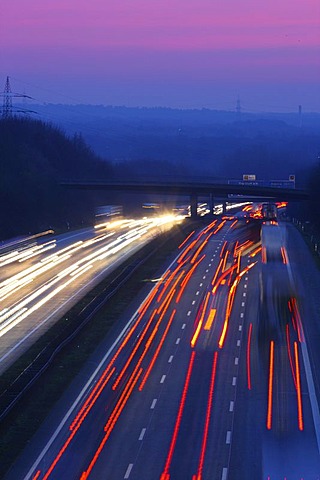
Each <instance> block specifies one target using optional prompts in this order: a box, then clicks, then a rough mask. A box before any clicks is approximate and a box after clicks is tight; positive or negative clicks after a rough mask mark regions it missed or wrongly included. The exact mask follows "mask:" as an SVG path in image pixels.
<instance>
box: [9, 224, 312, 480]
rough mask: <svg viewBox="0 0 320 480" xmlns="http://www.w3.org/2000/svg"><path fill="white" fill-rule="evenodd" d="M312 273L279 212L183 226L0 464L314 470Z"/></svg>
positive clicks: (176, 472) (224, 478)
mask: <svg viewBox="0 0 320 480" xmlns="http://www.w3.org/2000/svg"><path fill="white" fill-rule="evenodd" d="M302 258H303V265H302V264H301V259H302ZM307 272H311V273H310V274H309V277H308V275H307ZM306 275H307V276H306ZM308 278H309V284H308ZM305 279H306V280H305ZM317 281H318V282H319V273H318V272H317V271H316V270H315V268H314V265H313V263H312V259H311V256H310V254H309V253H308V251H307V249H306V247H305V245H304V244H303V241H302V240H301V238H300V236H299V234H298V233H297V232H296V231H295V230H294V228H293V227H292V226H290V225H285V224H279V225H278V224H275V223H273V222H272V223H269V224H268V225H263V226H262V244H261V241H260V231H259V229H257V227H256V226H254V224H252V223H251V222H249V223H247V222H246V220H243V221H238V220H234V221H233V220H230V221H226V220H223V221H222V220H220V221H214V222H212V224H210V225H209V226H208V227H206V228H205V229H203V230H202V231H196V232H194V233H193V234H191V236H190V237H189V238H188V239H186V241H185V243H184V244H183V245H181V246H180V249H179V252H178V255H177V258H176V259H175V261H174V262H173V263H172V264H171V265H170V266H169V267H168V268H167V270H166V271H165V272H164V273H163V276H162V278H161V279H160V280H159V282H158V283H157V284H156V286H155V287H154V288H153V289H152V290H151V291H150V293H149V295H148V296H147V297H146V299H145V300H144V302H143V303H142V304H141V305H140V306H139V308H138V310H137V311H136V312H135V313H133V315H132V317H131V318H130V319H128V321H127V322H126V324H125V326H124V328H123V330H122V332H121V333H120V334H119V335H118V337H117V338H116V339H115V340H114V342H113V343H112V344H110V343H109V344H108V345H107V344H105V348H104V350H103V351H102V350H101V348H100V350H99V355H98V354H96V355H95V356H94V357H93V359H92V361H91V365H88V366H87V367H86V369H85V370H84V371H83V372H82V375H81V378H78V379H76V380H75V382H74V384H73V385H72V386H71V387H70V390H69V391H68V392H66V395H65V397H64V398H63V399H62V400H61V401H60V402H59V404H58V405H57V407H56V409H55V411H54V412H53V414H52V415H51V416H50V418H49V419H48V420H47V422H46V423H45V424H44V425H43V427H42V429H41V431H40V432H39V433H38V434H37V435H36V436H35V438H34V440H33V441H32V442H31V443H30V445H28V447H27V448H26V450H25V452H24V453H23V454H22V456H21V458H20V459H19V460H18V461H17V463H16V464H15V465H14V466H13V468H12V469H11V471H10V472H9V474H8V475H7V477H6V478H7V479H8V480H13V479H14V480H16V479H24V480H27V479H28V480H29V479H33V480H36V479H41V480H46V479H56V480H65V479H66V480H71V479H81V480H84V479H96V480H100V479H111V480H118V479H119V480H120V479H129V480H153V479H159V480H169V479H170V480H186V479H190V480H205V479H208V480H212V479H214V480H246V479H248V480H252V479H253V480H256V479H263V480H279V479H281V480H285V479H286V480H301V479H303V480H316V479H319V478H320V456H319V452H320V433H319V429H320V417H319V365H320V363H319V352H318V350H319V348H318V345H319V343H318V341H319V326H318V324H317V315H316V309H315V307H314V306H313V295H314V290H313V286H316V283H317ZM309 285H310V286H309ZM80 384H81V386H80Z"/></svg>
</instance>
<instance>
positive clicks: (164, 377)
mask: <svg viewBox="0 0 320 480" xmlns="http://www.w3.org/2000/svg"><path fill="white" fill-rule="evenodd" d="M165 379H166V375H162V377H161V380H160V383H163V382H164V381H165Z"/></svg>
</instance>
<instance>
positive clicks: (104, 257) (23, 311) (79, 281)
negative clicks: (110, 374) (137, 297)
mask: <svg viewBox="0 0 320 480" xmlns="http://www.w3.org/2000/svg"><path fill="white" fill-rule="evenodd" d="M176 221H179V219H178V217H176V218H174V217H169V216H167V217H165V216H163V217H161V218H149V219H141V220H125V219H122V220H118V221H113V222H108V223H106V224H105V225H101V227H100V228H87V229H83V230H80V231H78V232H70V233H66V234H63V235H58V236H54V235H52V234H48V235H46V236H34V237H30V238H29V239H28V240H27V241H20V242H17V243H16V244H14V243H13V244H11V245H6V244H4V245H3V246H2V247H1V249H0V302H1V310H0V338H1V342H0V373H1V372H3V371H4V370H5V369H6V368H7V367H8V366H9V365H10V364H11V363H12V362H13V361H14V360H15V359H16V358H17V357H18V356H20V355H21V354H22V353H23V352H24V351H25V350H26V349H27V348H28V347H29V346H30V344H31V343H33V342H34V341H35V340H36V339H37V338H38V337H39V336H40V335H42V334H43V333H44V331H45V330H46V329H48V328H49V327H50V326H52V324H53V323H54V322H56V321H57V320H58V319H59V318H61V316H62V315H63V314H64V313H66V312H67V311H68V310H69V309H70V308H71V307H72V306H73V305H74V304H75V303H77V302H78V301H79V299H80V298H82V297H83V296H84V295H85V293H87V292H88V291H90V290H91V289H92V288H93V287H94V286H95V285H96V284H97V283H99V281H101V280H102V279H103V278H104V277H105V276H106V275H107V274H108V273H110V272H112V271H113V270H114V269H115V268H116V267H117V266H119V265H120V264H121V263H122V262H123V261H124V260H125V259H127V258H128V257H129V256H131V255H132V254H133V253H135V252H136V251H137V250H139V249H140V248H142V247H143V246H144V245H145V244H146V243H147V242H149V241H150V239H152V238H154V236H156V235H157V234H158V233H159V232H161V231H163V230H164V229H167V228H170V227H171V226H172V225H173V223H175V222H176Z"/></svg>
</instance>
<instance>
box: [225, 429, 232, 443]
mask: <svg viewBox="0 0 320 480" xmlns="http://www.w3.org/2000/svg"><path fill="white" fill-rule="evenodd" d="M230 441H231V432H230V430H228V431H227V438H226V443H227V444H229V443H230Z"/></svg>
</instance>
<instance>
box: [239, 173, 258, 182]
mask: <svg viewBox="0 0 320 480" xmlns="http://www.w3.org/2000/svg"><path fill="white" fill-rule="evenodd" d="M242 180H243V181H244V182H248V181H249V182H255V180H256V176H255V175H252V174H250V175H249V174H246V175H242Z"/></svg>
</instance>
